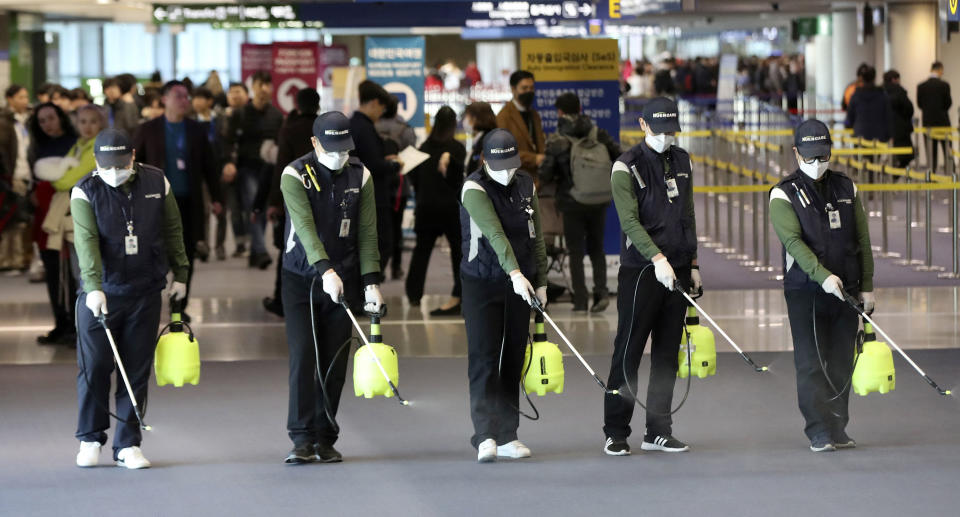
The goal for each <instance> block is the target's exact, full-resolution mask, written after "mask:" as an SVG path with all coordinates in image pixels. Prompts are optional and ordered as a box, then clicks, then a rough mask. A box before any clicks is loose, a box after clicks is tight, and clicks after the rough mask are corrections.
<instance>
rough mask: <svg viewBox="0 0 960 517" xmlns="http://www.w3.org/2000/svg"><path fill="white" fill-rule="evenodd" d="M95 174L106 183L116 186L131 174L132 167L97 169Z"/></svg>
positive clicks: (121, 183) (124, 181) (125, 180)
mask: <svg viewBox="0 0 960 517" xmlns="http://www.w3.org/2000/svg"><path fill="white" fill-rule="evenodd" d="M97 175H99V176H100V179H102V180H103V182H104V183H106V184H107V185H110V186H111V187H113V188H117V187H119V186H120V185H123V184H124V183H126V182H127V180H128V179H130V176H133V169H97Z"/></svg>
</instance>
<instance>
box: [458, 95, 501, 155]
mask: <svg viewBox="0 0 960 517" xmlns="http://www.w3.org/2000/svg"><path fill="white" fill-rule="evenodd" d="M496 128H497V116H496V115H494V114H493V109H492V108H491V107H490V104H489V103H486V102H483V101H479V102H474V103H471V104H470V105H468V106H467V107H466V108H465V109H464V110H463V131H464V132H465V133H466V134H467V136H469V137H470V143H471V144H472V146H471V149H470V156H469V157H468V158H467V166H466V167H465V169H466V170H467V171H475V170H477V169H479V168H480V166H482V165H483V137H484V136H486V134H487V133H489V132H490V131H493V130H494V129H496Z"/></svg>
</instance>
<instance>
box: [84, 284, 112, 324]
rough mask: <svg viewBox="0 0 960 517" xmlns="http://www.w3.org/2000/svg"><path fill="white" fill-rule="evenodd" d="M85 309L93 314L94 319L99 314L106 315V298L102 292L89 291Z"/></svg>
mask: <svg viewBox="0 0 960 517" xmlns="http://www.w3.org/2000/svg"><path fill="white" fill-rule="evenodd" d="M86 304H87V308H88V309H90V312H92V313H93V317H94V318H99V317H100V315H101V314H106V313H107V296H106V295H105V294H103V291H90V292H89V293H87V301H86Z"/></svg>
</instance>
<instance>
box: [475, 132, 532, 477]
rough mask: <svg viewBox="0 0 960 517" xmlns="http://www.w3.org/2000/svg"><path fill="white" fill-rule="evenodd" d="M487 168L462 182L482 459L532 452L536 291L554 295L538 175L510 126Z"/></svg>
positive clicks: (491, 136)
mask: <svg viewBox="0 0 960 517" xmlns="http://www.w3.org/2000/svg"><path fill="white" fill-rule="evenodd" d="M483 159H484V162H485V163H484V165H483V168H482V169H480V170H477V171H474V172H473V173H472V174H470V175H469V176H467V179H466V181H465V182H464V184H463V188H462V190H461V195H460V197H461V203H462V208H461V209H460V226H461V233H462V236H463V259H462V260H461V262H460V278H461V280H462V282H463V302H462V303H463V319H464V322H465V323H466V330H467V349H468V362H467V372H468V375H469V377H470V417H471V418H472V420H473V428H474V435H473V437H472V439H471V443H472V444H473V446H474V447H476V448H477V461H479V462H481V463H486V462H491V461H496V459H497V458H498V457H501V458H504V457H505V458H527V457H529V456H530V449H528V448H527V447H526V446H525V445H524V444H523V443H522V442H520V440H518V439H517V428H518V427H520V414H519V403H520V377H521V375H520V374H521V371H520V370H521V368H522V366H523V354H524V350H525V347H526V344H527V334H528V331H529V326H530V306H531V305H532V304H533V299H534V297H536V298H537V299H539V301H540V303H541V304H542V305H546V303H547V254H546V248H545V246H544V243H543V233H542V231H541V228H540V208H539V203H538V201H537V193H536V189H535V187H534V184H533V178H531V177H530V175H529V174H527V173H526V172H523V171H518V170H517V169H518V168H519V167H520V157H519V155H518V152H517V141H516V139H515V138H514V137H513V135H511V134H510V132H509V131H507V130H505V129H495V130H493V131H491V132H490V133H488V134H487V136H486V137H485V138H484V139H483Z"/></svg>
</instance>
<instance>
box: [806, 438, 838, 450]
mask: <svg viewBox="0 0 960 517" xmlns="http://www.w3.org/2000/svg"><path fill="white" fill-rule="evenodd" d="M810 450H811V451H813V452H830V451H835V450H837V446H836V445H834V444H833V441H832V440H831V439H830V435H827V434H823V435H818V436H814V437H813V439H812V440H810Z"/></svg>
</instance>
